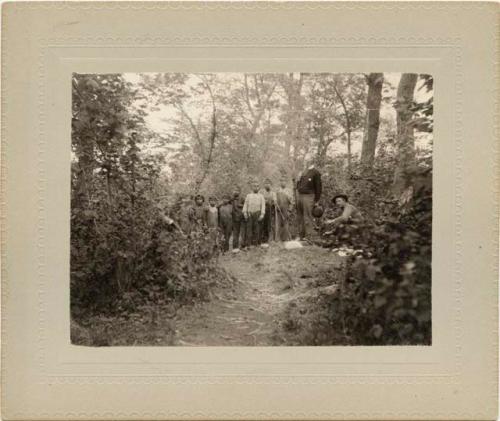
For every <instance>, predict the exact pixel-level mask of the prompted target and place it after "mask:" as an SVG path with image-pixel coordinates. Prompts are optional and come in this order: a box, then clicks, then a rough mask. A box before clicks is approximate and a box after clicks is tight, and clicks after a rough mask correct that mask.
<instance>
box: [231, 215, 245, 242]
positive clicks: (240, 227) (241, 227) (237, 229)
mask: <svg viewBox="0 0 500 421" xmlns="http://www.w3.org/2000/svg"><path fill="white" fill-rule="evenodd" d="M245 227H246V223H245V220H244V219H240V220H233V249H238V248H240V244H241V248H244V247H245V245H246V244H245V240H246V239H245V237H246V230H245ZM240 235H241V243H240Z"/></svg>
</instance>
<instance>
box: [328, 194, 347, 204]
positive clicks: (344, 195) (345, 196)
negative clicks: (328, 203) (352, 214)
mask: <svg viewBox="0 0 500 421" xmlns="http://www.w3.org/2000/svg"><path fill="white" fill-rule="evenodd" d="M339 197H340V198H341V199H344V200H345V201H346V202H348V201H349V198H348V197H347V195H346V194H337V195H335V196H333V199H332V202H334V203H335V201H336V200H337V199H338V198H339Z"/></svg>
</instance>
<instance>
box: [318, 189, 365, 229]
mask: <svg viewBox="0 0 500 421" xmlns="http://www.w3.org/2000/svg"><path fill="white" fill-rule="evenodd" d="M332 202H333V203H335V204H336V205H337V206H338V207H339V208H341V209H342V215H340V216H338V217H337V218H334V219H330V220H328V221H326V223H327V224H333V225H339V224H342V223H353V224H356V223H360V222H362V221H363V215H362V214H361V212H360V211H359V210H358V208H356V206H354V205H353V204H351V203H349V198H348V197H347V195H345V194H337V195H336V196H335V197H334V198H333V199H332Z"/></svg>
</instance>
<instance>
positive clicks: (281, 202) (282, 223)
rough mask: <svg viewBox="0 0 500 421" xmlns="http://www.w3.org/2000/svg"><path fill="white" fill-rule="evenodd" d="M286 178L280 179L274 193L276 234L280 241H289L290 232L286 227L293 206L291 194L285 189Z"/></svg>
mask: <svg viewBox="0 0 500 421" xmlns="http://www.w3.org/2000/svg"><path fill="white" fill-rule="evenodd" d="M286 181H287V180H286V177H281V179H280V188H279V189H278V191H277V192H276V207H277V210H278V212H277V216H276V218H277V220H276V232H277V233H278V236H279V239H280V240H281V241H288V240H290V230H289V227H288V224H289V222H288V221H289V219H290V209H291V207H292V204H293V199H292V195H291V193H290V192H289V191H288V190H287V188H286Z"/></svg>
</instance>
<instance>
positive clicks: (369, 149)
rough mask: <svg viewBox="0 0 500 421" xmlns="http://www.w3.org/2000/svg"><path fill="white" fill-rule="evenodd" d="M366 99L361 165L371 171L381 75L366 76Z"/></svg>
mask: <svg viewBox="0 0 500 421" xmlns="http://www.w3.org/2000/svg"><path fill="white" fill-rule="evenodd" d="M367 82H368V98H367V100H366V123H365V131H364V134H363V145H362V147H361V164H362V166H363V168H364V169H365V170H366V171H371V169H372V168H373V162H374V160H375V148H376V147H377V137H378V128H379V126H380V103H381V102H382V84H383V82H384V74H383V73H370V74H369V75H368V76H367Z"/></svg>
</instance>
